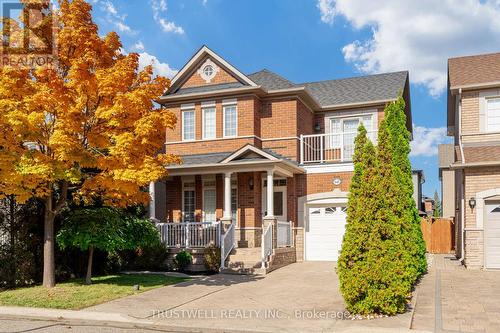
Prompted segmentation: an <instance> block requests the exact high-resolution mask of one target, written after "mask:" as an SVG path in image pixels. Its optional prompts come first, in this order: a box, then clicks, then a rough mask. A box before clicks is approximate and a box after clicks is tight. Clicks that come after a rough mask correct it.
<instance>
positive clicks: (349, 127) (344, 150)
mask: <svg viewBox="0 0 500 333" xmlns="http://www.w3.org/2000/svg"><path fill="white" fill-rule="evenodd" d="M360 124H363V125H364V126H365V128H366V131H367V136H368V138H370V139H371V140H372V141H373V140H374V137H375V133H374V131H373V117H372V115H371V114H368V115H363V116H359V117H348V118H330V134H329V137H328V140H327V146H328V148H329V149H333V150H335V149H338V150H339V152H332V153H334V154H338V155H339V157H341V158H342V159H347V160H350V159H351V158H352V155H353V154H354V140H355V139H356V136H357V134H358V132H357V131H358V127H359V125H360Z"/></svg>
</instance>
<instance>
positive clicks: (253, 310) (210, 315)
mask: <svg viewBox="0 0 500 333" xmlns="http://www.w3.org/2000/svg"><path fill="white" fill-rule="evenodd" d="M334 267H335V263H332V262H304V263H296V264H293V265H289V266H287V267H283V268H281V269H279V270H276V271H274V272H272V273H271V274H269V275H266V276H265V277H262V276H241V275H224V274H219V275H214V276H209V277H202V278H197V279H193V280H191V281H187V282H183V283H180V284H177V285H172V286H167V287H164V288H159V289H155V290H151V291H148V292H145V293H141V294H138V295H134V296H130V297H126V298H122V299H118V300H115V301H111V302H108V303H105V304H101V305H97V306H94V307H90V308H87V309H85V311H87V312H88V311H95V312H105V313H121V314H123V315H126V316H129V317H134V318H137V319H140V320H151V321H152V322H154V323H155V324H158V325H165V324H167V325H172V326H182V327H192V328H195V327H196V328H211V329H226V330H228V329H229V330H250V331H268V332H304V331H307V332H323V331H334V332H340V331H346V332H349V331H353V332H357V331H362V330H368V331H370V332H377V330H380V331H381V332H390V331H391V330H393V329H394V330H395V331H398V332H399V331H403V332H404V331H405V330H407V329H408V328H409V325H410V321H411V313H410V312H408V313H405V314H402V315H398V316H396V317H390V318H380V319H374V320H362V321H360V320H345V318H344V316H345V305H344V302H343V300H342V296H341V295H340V293H339V285H338V284H339V282H338V278H337V275H336V273H335V270H334Z"/></svg>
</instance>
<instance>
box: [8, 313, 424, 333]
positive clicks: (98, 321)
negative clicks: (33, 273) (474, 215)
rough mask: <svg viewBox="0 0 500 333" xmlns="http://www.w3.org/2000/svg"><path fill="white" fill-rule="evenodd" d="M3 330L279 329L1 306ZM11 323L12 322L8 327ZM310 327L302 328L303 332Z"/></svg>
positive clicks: (376, 330)
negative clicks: (194, 324) (185, 323)
mask: <svg viewBox="0 0 500 333" xmlns="http://www.w3.org/2000/svg"><path fill="white" fill-rule="evenodd" d="M0 323H1V325H0V332H12V331H14V330H15V331H24V330H25V329H26V326H28V327H29V329H28V331H36V332H53V331H55V328H56V327H57V332H71V333H80V332H82V333H84V332H85V333H86V332H94V331H96V330H97V329H99V330H98V331H101V329H102V330H103V331H104V330H105V329H108V330H111V331H112V332H122V331H123V332H130V330H131V329H133V331H134V332H135V331H142V330H144V331H145V332H148V331H150V332H151V331H153V332H154V331H159V332H165V331H168V332H180V333H181V332H186V333H195V332H196V333H200V332H203V333H222V332H225V333H264V332H267V333H271V332H272V333H274V332H277V331H275V330H267V331H266V330H259V329H232V328H211V327H206V326H204V327H186V326H175V325H168V324H167V323H165V322H155V321H152V320H140V319H136V318H131V317H128V316H126V315H122V314H118V313H104V312H103V313H96V312H90V311H81V310H80V311H73V310H57V309H56V310H54V309H38V308H23V307H0ZM8 325H11V326H10V327H8ZM308 331H310V330H307V329H301V330H300V332H308ZM328 332H339V333H341V332H346V333H351V332H352V333H429V331H416V330H409V329H405V328H384V327H375V326H374V327H366V326H362V325H361V326H360V325H356V324H353V323H352V322H351V325H350V326H349V327H338V328H335V329H333V330H328Z"/></svg>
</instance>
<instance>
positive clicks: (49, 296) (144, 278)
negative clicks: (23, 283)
mask: <svg viewBox="0 0 500 333" xmlns="http://www.w3.org/2000/svg"><path fill="white" fill-rule="evenodd" d="M186 280H187V279H186V278H179V277H170V276H164V275H149V274H148V275H146V274H143V275H139V274H134V275H108V276H101V277H95V278H92V285H89V286H86V285H84V284H83V281H84V280H83V279H73V280H70V281H68V282H63V283H59V284H57V285H56V287H54V288H52V289H46V288H44V287H42V286H35V287H27V288H18V289H13V290H6V291H2V292H0V305H3V306H9V305H10V306H28V307H40V308H56V309H82V308H86V307H89V306H92V305H96V304H100V303H104V302H107V301H111V300H113V299H116V298H120V297H124V296H128V295H133V294H136V293H140V292H143V291H147V290H151V289H154V288H159V287H163V286H167V285H170V284H175V283H179V282H182V281H186ZM136 284H138V285H140V290H139V291H135V290H134V288H133V286H134V285H136Z"/></svg>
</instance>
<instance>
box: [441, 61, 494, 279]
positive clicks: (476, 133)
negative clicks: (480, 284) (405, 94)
mask: <svg viewBox="0 0 500 333" xmlns="http://www.w3.org/2000/svg"><path fill="white" fill-rule="evenodd" d="M448 135H450V136H453V137H454V145H455V156H454V161H453V163H451V164H449V165H448V166H442V167H441V169H443V170H448V174H449V171H450V170H451V171H454V176H455V184H454V188H455V197H454V198H450V196H449V195H447V194H446V192H445V191H443V201H450V202H452V203H453V204H454V205H455V207H456V212H455V214H454V215H455V220H456V222H457V223H456V225H457V228H456V231H457V233H456V239H457V242H456V244H457V246H456V249H457V256H458V257H460V258H461V259H462V260H463V262H464V264H465V265H466V266H467V267H469V268H492V269H493V268H500V53H494V54H485V55H476V56H467V57H459V58H452V59H449V60H448ZM445 148H446V149H447V147H442V154H441V155H443V156H449V155H450V154H449V153H446V151H445V150H446V149H445ZM446 160H450V158H446ZM447 177H448V178H447V179H450V177H449V176H447ZM443 181H447V182H448V183H449V182H450V181H449V180H445V179H444V178H443ZM443 186H445V185H444V183H443ZM451 186H452V185H447V186H446V187H451Z"/></svg>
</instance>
